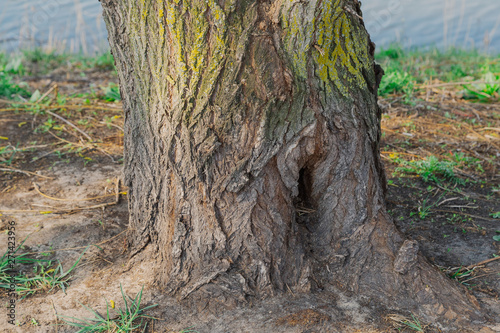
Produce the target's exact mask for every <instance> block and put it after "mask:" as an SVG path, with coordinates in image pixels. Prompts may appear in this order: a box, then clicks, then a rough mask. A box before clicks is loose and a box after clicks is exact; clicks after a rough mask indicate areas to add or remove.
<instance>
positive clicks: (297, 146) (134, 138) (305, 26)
mask: <svg viewBox="0 0 500 333" xmlns="http://www.w3.org/2000/svg"><path fill="white" fill-rule="evenodd" d="M101 2H102V5H103V8H104V17H105V20H106V24H107V27H108V32H109V41H110V44H111V49H112V52H113V55H114V56H115V60H116V65H117V68H118V74H119V80H120V86H121V93H122V97H123V103H124V109H125V127H124V128H125V166H124V168H125V182H126V185H128V186H129V211H130V229H131V237H130V240H131V242H132V246H133V248H134V250H135V253H136V252H138V251H141V249H143V248H144V247H145V246H146V245H150V246H154V248H155V253H157V258H155V260H157V264H156V272H154V274H155V279H156V281H157V282H158V283H159V284H160V285H161V286H162V287H163V288H164V290H166V292H168V293H169V294H172V295H176V296H178V297H179V299H185V298H189V297H191V298H196V297H198V298H206V297H210V298H212V299H213V298H217V297H221V298H222V299H224V300H226V302H229V300H232V301H235V302H239V301H242V302H244V301H245V299H248V298H249V297H257V298H263V297H268V296H272V295H275V294H277V293H280V292H283V291H285V292H286V291H290V290H291V291H293V292H294V293H295V292H310V291H314V290H321V289H322V288H325V286H327V285H334V286H336V287H337V288H341V289H343V290H350V291H352V292H355V293H359V294H362V295H364V296H366V297H368V298H370V299H372V300H374V301H376V302H381V303H382V304H385V305H386V306H389V307H398V308H404V309H412V310H413V311H417V313H421V314H422V315H425V316H427V318H430V319H437V318H443V317H445V318H447V319H453V320H454V319H456V318H457V316H458V314H460V315H461V316H463V315H465V316H467V317H468V318H471V317H470V316H473V315H474V314H475V311H476V309H475V308H474V307H473V306H472V305H471V304H470V302H469V300H468V298H467V297H466V293H465V291H464V290H463V289H461V287H457V286H455V285H453V284H452V283H451V282H450V281H448V279H447V278H446V277H445V276H444V275H442V274H441V273H439V272H438V271H437V270H436V269H434V268H433V267H431V266H430V265H429V264H428V263H427V262H426V261H425V259H424V258H423V257H421V256H420V255H419V254H418V244H417V243H416V242H414V241H405V240H404V238H403V236H402V235H401V234H400V233H399V232H398V231H397V230H396V228H395V226H394V224H393V223H392V221H391V218H390V217H389V216H388V214H387V212H386V208H385V203H384V191H385V186H386V184H385V175H384V171H383V167H382V164H381V161H380V157H379V140H380V135H381V130H380V110H379V108H378V106H377V86H378V82H379V80H380V77H381V75H382V71H381V69H380V68H379V67H378V66H377V65H375V64H374V60H373V54H374V48H375V47H374V45H373V44H372V43H371V42H370V39H369V35H368V33H367V32H366V30H365V28H364V25H363V20H362V18H361V11H360V4H359V3H358V2H357V0H352V1H351V0H349V1H348V0H312V1H302V0H292V1H285V0H276V1H257V2H255V1H242V0H239V1H237V0H225V1H224V0H219V1H216V0H203V1H202V0H171V1H160V0H158V1H152V0H151V1H149V0H148V1H147V0H142V1H135V0H101ZM417 309H418V310H417Z"/></svg>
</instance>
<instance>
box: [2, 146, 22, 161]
mask: <svg viewBox="0 0 500 333" xmlns="http://www.w3.org/2000/svg"><path fill="white" fill-rule="evenodd" d="M17 147H19V143H17V145H16V146H15V147H14V146H12V145H7V146H4V147H0V164H5V165H8V166H10V165H11V164H12V160H14V157H15V156H16V153H17V152H18V150H17ZM4 155H5V157H4Z"/></svg>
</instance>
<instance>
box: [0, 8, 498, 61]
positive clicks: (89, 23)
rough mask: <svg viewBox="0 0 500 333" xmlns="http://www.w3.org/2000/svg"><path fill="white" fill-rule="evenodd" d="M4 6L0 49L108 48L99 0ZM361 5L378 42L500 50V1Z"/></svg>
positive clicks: (82, 50)
mask: <svg viewBox="0 0 500 333" xmlns="http://www.w3.org/2000/svg"><path fill="white" fill-rule="evenodd" d="M0 8H1V13H0V50H3V51H6V52H11V51H14V50H18V49H29V48H43V49H44V50H45V51H69V52H72V53H83V54H86V55H91V54H95V53H99V52H103V51H105V50H107V48H108V46H107V41H106V27H105V24H104V21H103V19H102V15H101V5H100V3H99V1H98V0H0ZM362 9H363V12H364V18H365V22H366V26H367V29H368V31H369V32H370V34H371V36H372V39H373V41H374V42H375V43H376V44H377V45H378V46H379V48H380V47H385V48H387V47H388V46H389V45H390V44H392V43H395V42H396V43H399V44H400V45H401V46H402V47H403V48H409V47H415V46H416V47H419V48H422V47H424V48H425V47H438V48H439V49H446V48H449V47H457V48H467V49H471V48H474V49H478V50H481V51H486V52H494V53H498V52H499V51H500V31H499V30H500V1H491V0H476V1H466V0H445V1H435V0H421V1H410V0H389V1H388V0H365V1H363V6H362Z"/></svg>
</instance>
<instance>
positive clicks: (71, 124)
mask: <svg viewBox="0 0 500 333" xmlns="http://www.w3.org/2000/svg"><path fill="white" fill-rule="evenodd" d="M45 112H47V113H48V114H50V115H51V116H54V117H56V118H57V119H59V120H61V121H64V122H65V123H66V124H68V125H69V126H71V127H73V128H74V129H75V130H77V131H78V132H80V133H81V134H82V135H83V136H85V137H86V138H87V139H88V140H89V141H93V140H92V138H91V137H90V135H88V134H87V133H85V132H84V131H82V130H81V129H79V128H78V127H76V126H75V125H73V123H72V122H70V121H69V120H67V119H65V118H63V117H61V116H60V115H58V114H56V113H54V112H51V111H48V110H47V111H45Z"/></svg>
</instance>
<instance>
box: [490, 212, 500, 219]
mask: <svg viewBox="0 0 500 333" xmlns="http://www.w3.org/2000/svg"><path fill="white" fill-rule="evenodd" d="M491 217H492V218H494V219H500V212H496V213H492V214H491Z"/></svg>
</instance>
